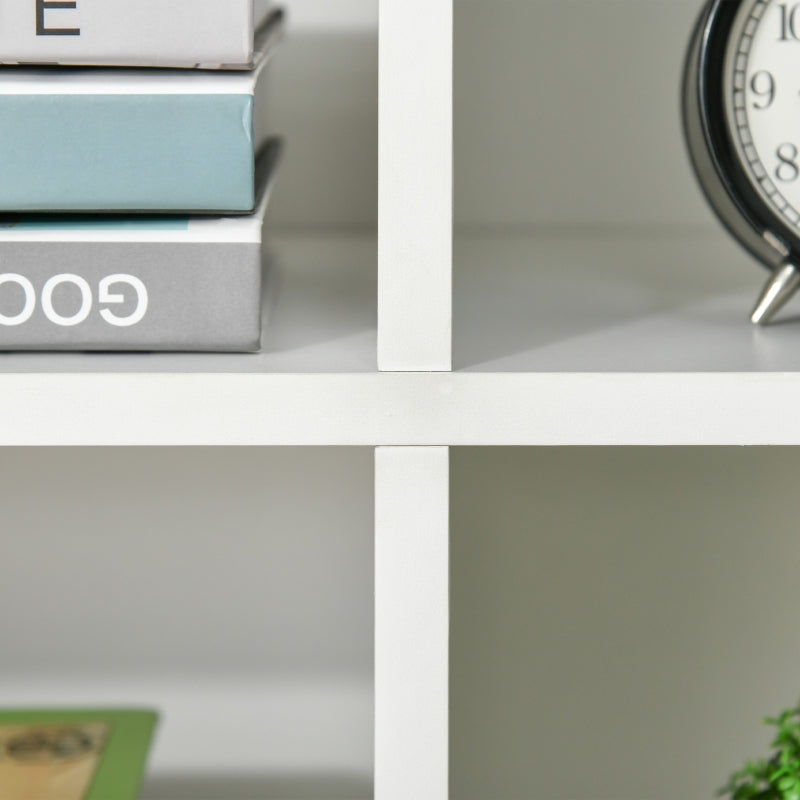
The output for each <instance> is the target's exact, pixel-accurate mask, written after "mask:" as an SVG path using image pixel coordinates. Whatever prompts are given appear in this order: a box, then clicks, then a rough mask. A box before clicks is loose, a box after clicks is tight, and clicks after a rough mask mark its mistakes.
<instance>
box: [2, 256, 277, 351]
mask: <svg viewBox="0 0 800 800" xmlns="http://www.w3.org/2000/svg"><path fill="white" fill-rule="evenodd" d="M261 283H262V281H261V246H260V245H259V244H257V243H226V244H206V243H175V242H144V243H142V242H119V243H117V242H91V241H81V242H36V241H30V242H28V241H24V242H4V243H3V244H2V266H1V267H0V350H164V351H181V350H195V351H197V350H199V351H217V352H252V351H255V350H257V349H258V348H259V344H260V332H261V320H260V299H261Z"/></svg>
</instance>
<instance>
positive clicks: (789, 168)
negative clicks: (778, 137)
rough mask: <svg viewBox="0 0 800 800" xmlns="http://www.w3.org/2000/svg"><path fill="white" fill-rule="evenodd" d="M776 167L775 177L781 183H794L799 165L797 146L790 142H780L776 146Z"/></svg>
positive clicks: (797, 175)
mask: <svg viewBox="0 0 800 800" xmlns="http://www.w3.org/2000/svg"><path fill="white" fill-rule="evenodd" d="M777 155H778V161H780V162H781V163H780V164H778V168H777V169H776V170H775V177H776V178H777V179H778V180H779V181H781V182H782V183H794V181H796V180H797V179H798V178H800V165H798V163H797V157H798V155H800V152H798V150H797V146H796V145H793V144H791V143H788V142H787V143H786V144H782V145H781V146H780V147H779V148H778V153H777Z"/></svg>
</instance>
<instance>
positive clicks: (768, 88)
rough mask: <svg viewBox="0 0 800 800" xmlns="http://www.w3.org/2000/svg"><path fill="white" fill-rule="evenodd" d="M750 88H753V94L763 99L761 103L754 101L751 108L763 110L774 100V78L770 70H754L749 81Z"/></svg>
mask: <svg viewBox="0 0 800 800" xmlns="http://www.w3.org/2000/svg"><path fill="white" fill-rule="evenodd" d="M750 88H751V89H752V90H753V94H754V95H756V97H759V98H760V99H761V100H762V101H763V102H761V103H759V102H758V101H756V102H754V103H753V108H757V109H759V111H764V110H766V109H768V108H769V107H770V106H771V105H772V104H773V103H774V102H775V78H774V77H773V75H772V73H771V72H767V71H766V70H765V69H762V70H761V71H760V72H756V74H755V75H753V78H752V80H751V81H750Z"/></svg>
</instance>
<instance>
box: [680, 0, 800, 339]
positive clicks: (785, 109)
mask: <svg viewBox="0 0 800 800" xmlns="http://www.w3.org/2000/svg"><path fill="white" fill-rule="evenodd" d="M683 118H684V130H685V136H686V142H687V145H688V149H689V153H690V156H691V160H692V163H693V165H694V168H695V172H696V174H697V177H698V179H699V182H700V185H701V186H702V188H703V191H704V193H705V195H706V197H707V199H708V201H709V203H710V204H711V206H712V208H713V209H714V211H715V212H716V214H717V216H718V217H719V218H720V220H721V221H722V223H723V224H724V225H725V227H726V228H727V229H728V230H729V231H730V232H731V234H732V235H733V236H734V237H736V239H738V240H739V242H740V243H741V244H742V245H743V246H744V247H745V248H746V249H747V250H748V251H749V252H750V253H751V254H752V255H753V256H755V257H756V258H757V259H758V260H759V261H760V262H761V263H762V264H763V265H764V266H765V267H766V268H767V269H768V270H769V271H770V273H771V274H770V278H769V281H768V282H767V285H766V288H765V289H764V291H763V293H762V295H761V296H760V298H759V300H758V303H757V305H756V308H755V310H754V311H753V314H752V316H751V319H752V321H753V323H755V324H759V325H764V324H767V323H768V322H769V321H770V320H771V319H772V318H773V317H774V315H775V314H776V313H777V312H778V311H779V310H780V308H781V307H782V306H783V305H784V304H785V303H786V302H787V301H788V300H789V298H790V297H791V296H792V295H793V294H794V292H796V291H797V290H798V288H800V2H777V0H709V2H707V3H706V4H705V6H704V8H703V10H702V13H701V14H700V18H699V20H698V23H697V26H696V28H695V30H694V34H693V36H692V40H691V43H690V46H689V50H688V54H687V57H686V66H685V72H684V85H683Z"/></svg>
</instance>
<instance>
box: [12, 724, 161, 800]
mask: <svg viewBox="0 0 800 800" xmlns="http://www.w3.org/2000/svg"><path fill="white" fill-rule="evenodd" d="M156 721H157V714H156V713H155V712H153V711H144V710H116V709H108V710H102V709H98V710H90V711H73V710H70V711H58V710H45V709H38V710H35V711H24V710H14V711H0V798H2V799H3V800H136V798H137V797H138V795H139V788H140V786H141V783H142V778H143V776H144V768H145V764H146V761H147V753H148V750H149V748H150V741H151V739H152V737H153V731H154V729H155V725H156Z"/></svg>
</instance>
